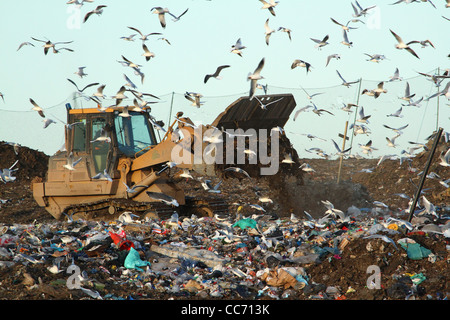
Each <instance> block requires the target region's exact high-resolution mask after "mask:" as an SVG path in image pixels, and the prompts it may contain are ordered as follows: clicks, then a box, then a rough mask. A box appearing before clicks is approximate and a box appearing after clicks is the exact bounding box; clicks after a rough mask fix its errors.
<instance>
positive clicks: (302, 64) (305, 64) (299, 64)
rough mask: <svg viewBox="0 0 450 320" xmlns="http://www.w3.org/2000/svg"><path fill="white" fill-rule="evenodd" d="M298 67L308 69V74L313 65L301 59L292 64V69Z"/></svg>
mask: <svg viewBox="0 0 450 320" xmlns="http://www.w3.org/2000/svg"><path fill="white" fill-rule="evenodd" d="M296 67H302V68H306V74H308V72H309V71H310V69H311V64H310V63H309V62H306V61H303V60H301V59H295V60H294V62H292V64H291V69H295V68H296Z"/></svg>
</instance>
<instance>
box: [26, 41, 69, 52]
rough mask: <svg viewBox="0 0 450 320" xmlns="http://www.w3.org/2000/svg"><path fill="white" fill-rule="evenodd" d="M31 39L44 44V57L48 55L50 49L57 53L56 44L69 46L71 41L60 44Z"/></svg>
mask: <svg viewBox="0 0 450 320" xmlns="http://www.w3.org/2000/svg"><path fill="white" fill-rule="evenodd" d="M31 39H33V40H34V41H39V42H44V43H45V44H44V45H43V47H44V54H45V55H47V53H48V50H49V49H50V48H53V52H55V51H56V52H57V50H56V49H55V46H56V45H58V44H69V43H72V42H73V41H62V42H54V43H53V42H51V41H50V40H39V39H36V38H33V37H31Z"/></svg>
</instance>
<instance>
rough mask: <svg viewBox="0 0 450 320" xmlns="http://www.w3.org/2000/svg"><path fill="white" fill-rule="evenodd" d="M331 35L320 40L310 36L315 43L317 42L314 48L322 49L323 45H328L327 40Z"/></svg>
mask: <svg viewBox="0 0 450 320" xmlns="http://www.w3.org/2000/svg"><path fill="white" fill-rule="evenodd" d="M329 38H330V37H329V35H326V36H325V37H324V38H323V39H322V40H318V39H313V38H310V39H311V40H312V41H314V42H315V43H317V44H316V45H315V46H314V48H318V49H321V48H322V47H324V46H326V45H327V44H329V43H328V42H327V41H328V39H329Z"/></svg>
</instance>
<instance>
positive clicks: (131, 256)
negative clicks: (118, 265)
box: [124, 247, 150, 271]
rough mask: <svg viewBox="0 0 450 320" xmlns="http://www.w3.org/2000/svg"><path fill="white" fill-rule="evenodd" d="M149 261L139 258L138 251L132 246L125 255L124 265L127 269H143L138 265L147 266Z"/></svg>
mask: <svg viewBox="0 0 450 320" xmlns="http://www.w3.org/2000/svg"><path fill="white" fill-rule="evenodd" d="M149 265H150V262H148V261H143V260H141V257H140V255H139V252H137V251H136V249H134V248H133V247H131V248H130V251H129V252H128V255H127V257H126V258H125V262H124V266H125V268H127V269H136V270H139V271H144V270H142V269H141V268H139V267H145V266H149Z"/></svg>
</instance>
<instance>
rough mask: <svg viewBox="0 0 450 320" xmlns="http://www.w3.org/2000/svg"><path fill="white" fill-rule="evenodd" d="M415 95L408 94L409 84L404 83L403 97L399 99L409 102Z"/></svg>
mask: <svg viewBox="0 0 450 320" xmlns="http://www.w3.org/2000/svg"><path fill="white" fill-rule="evenodd" d="M415 95H416V94H415V93H413V94H411V93H410V87H409V82H408V81H407V82H406V87H405V95H404V96H403V97H401V98H400V99H402V100H405V101H410V100H411V98H412V97H414V96H415Z"/></svg>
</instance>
